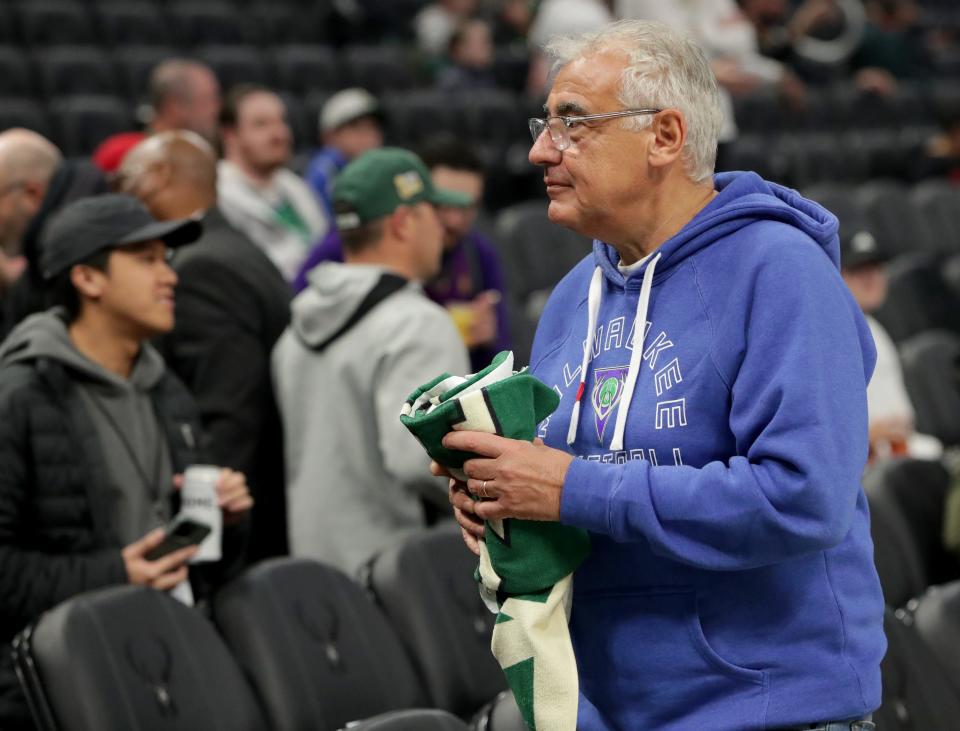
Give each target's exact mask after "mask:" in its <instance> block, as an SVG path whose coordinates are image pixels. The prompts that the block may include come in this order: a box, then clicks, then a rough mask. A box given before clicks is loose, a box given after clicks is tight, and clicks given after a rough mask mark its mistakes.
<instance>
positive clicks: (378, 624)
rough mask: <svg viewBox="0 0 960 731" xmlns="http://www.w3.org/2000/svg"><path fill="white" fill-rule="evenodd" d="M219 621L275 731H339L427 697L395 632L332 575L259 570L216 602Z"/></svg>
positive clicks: (294, 565)
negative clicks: (304, 730) (353, 723)
mask: <svg viewBox="0 0 960 731" xmlns="http://www.w3.org/2000/svg"><path fill="white" fill-rule="evenodd" d="M213 616H214V621H215V623H216V624H217V626H218V627H219V628H220V631H221V633H222V634H223V636H224V638H225V639H226V641H227V645H228V646H229V647H230V649H231V650H232V651H233V654H234V655H235V656H236V657H237V659H238V660H239V662H240V665H241V667H242V668H243V669H244V672H245V673H246V675H247V677H248V678H249V679H250V681H251V683H252V685H253V687H254V688H255V690H256V691H257V694H258V696H259V697H260V700H261V702H262V705H263V708H264V710H265V712H266V715H267V719H268V721H269V724H270V728H271V729H272V731H298V730H299V729H311V730H312V731H336V730H337V729H340V728H342V727H343V726H344V724H346V723H347V722H349V721H354V720H357V719H361V718H367V717H371V716H374V715H376V714H379V713H384V712H387V711H392V710H400V709H409V708H412V707H415V706H417V705H419V702H420V700H421V695H422V691H421V689H420V686H419V684H418V682H417V679H416V677H415V675H414V672H413V668H412V667H411V666H410V663H409V661H408V660H407V657H406V655H404V652H403V649H402V647H401V646H400V643H399V641H398V640H397V638H396V636H395V635H394V634H393V631H392V630H391V629H390V627H389V625H387V622H386V620H385V619H384V618H383V615H382V614H381V613H380V611H379V610H378V609H377V607H375V606H374V605H373V603H372V602H371V601H370V600H369V599H368V598H367V597H366V595H364V593H363V591H362V590H361V589H360V587H359V586H358V585H357V584H356V583H355V582H353V581H352V580H351V579H349V578H348V577H347V576H346V575H344V574H342V573H341V572H339V571H337V570H336V569H333V568H330V567H328V566H324V565H322V564H319V563H316V562H314V561H308V560H304V559H292V558H283V559H273V560H270V561H264V562H261V563H259V564H256V565H255V566H254V567H252V568H251V569H249V570H248V571H247V572H246V573H245V574H243V575H241V576H240V577H239V578H237V579H236V580H234V581H233V582H232V583H231V584H229V585H228V586H227V587H225V588H224V589H222V590H221V591H220V592H219V593H218V594H217V596H216V597H215V600H214V604H213Z"/></svg>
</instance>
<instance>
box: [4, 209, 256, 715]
mask: <svg viewBox="0 0 960 731" xmlns="http://www.w3.org/2000/svg"><path fill="white" fill-rule="evenodd" d="M200 228H201V227H200V225H199V224H198V223H197V222H195V221H192V220H179V221H169V222H163V223H161V222H158V221H156V220H155V219H154V218H152V217H151V216H150V214H149V213H148V212H147V210H146V209H145V208H144V207H143V205H142V204H141V203H139V202H138V201H137V200H136V199H134V198H131V197H128V196H122V195H104V196H97V197H92V198H84V199H81V200H78V201H76V202H74V203H71V204H69V205H67V206H66V207H64V208H63V209H61V210H60V211H59V212H58V213H57V214H55V215H54V217H53V218H52V219H51V220H50V222H49V224H48V225H47V227H46V229H45V231H44V234H43V238H42V254H41V258H40V263H41V271H42V273H43V276H44V278H45V279H46V280H47V284H48V285H49V287H50V291H51V294H52V299H53V301H54V303H55V304H57V305H59V307H54V308H52V309H50V310H48V311H46V312H41V313H38V314H35V315H31V316H30V317H28V318H26V319H25V320H24V321H23V322H21V323H20V324H19V325H18V326H17V327H16V328H15V329H14V330H13V331H12V332H11V333H10V336H9V337H8V338H7V339H6V340H5V341H4V342H3V344H2V346H0V553H2V555H3V561H4V570H3V571H2V572H0V727H2V728H3V729H5V730H6V729H20V728H28V727H29V724H28V722H27V720H26V719H27V714H26V704H25V701H24V699H23V697H22V694H21V693H20V691H19V690H18V687H17V684H16V680H15V678H14V676H13V672H12V668H11V667H10V663H9V657H10V652H9V649H4V647H3V646H4V644H5V643H7V642H9V640H10V639H11V638H12V637H13V634H14V633H15V632H16V631H17V630H19V629H20V628H21V627H23V626H24V625H25V624H27V623H28V622H29V621H30V620H31V619H33V618H34V617H36V616H37V615H38V614H39V613H40V612H42V611H45V610H46V609H49V608H50V607H52V606H53V605H54V604H57V603H59V602H61V601H63V600H65V599H68V598H70V597H71V596H74V595H76V594H79V593H81V592H84V591H89V590H92V589H97V588H100V587H104V586H110V585H114V584H125V583H130V584H138V585H142V586H151V587H153V588H155V589H159V590H164V591H165V590H176V591H177V594H178V596H181V598H189V596H190V593H191V585H192V587H193V590H195V591H196V590H199V591H201V592H203V591H205V590H206V589H209V588H210V582H212V581H216V579H217V578H226V577H227V576H228V575H229V574H231V573H232V571H233V570H235V569H236V568H238V567H239V566H240V565H241V563H242V559H243V556H242V546H243V543H244V540H245V539H244V534H245V533H246V532H247V521H246V520H244V518H245V517H246V514H247V513H248V511H249V510H250V507H251V505H252V500H251V498H250V496H249V491H248V490H247V485H246V479H245V477H244V476H243V475H242V474H241V473H238V472H233V471H231V470H224V471H223V472H222V473H221V480H220V484H219V485H218V498H219V501H220V504H221V506H222V510H223V514H224V518H228V517H229V519H230V520H224V530H223V534H222V544H221V545H222V554H223V559H222V560H221V561H220V562H218V563H217V564H212V565H209V566H199V567H196V569H191V570H190V571H189V573H188V567H187V562H188V560H189V559H190V558H191V557H192V556H193V555H194V553H195V552H196V549H195V548H185V549H181V550H178V551H174V552H173V553H169V554H167V555H166V556H163V557H162V558H158V559H156V560H151V559H150V558H149V556H150V554H151V551H152V550H153V549H154V548H156V547H157V546H159V545H160V544H161V542H162V541H163V539H164V531H163V530H158V529H159V528H161V527H162V526H164V525H166V524H167V523H168V522H169V521H170V519H171V518H172V517H173V515H174V514H175V513H176V510H177V499H176V495H177V493H176V491H175V489H174V475H177V474H179V473H182V472H183V471H184V469H185V468H186V467H187V466H188V465H190V464H194V463H198V462H200V461H202V460H201V458H200V455H199V453H198V447H199V445H200V429H199V420H198V418H197V410H196V405H195V403H194V401H193V398H192V397H191V396H190V394H189V393H188V392H187V390H186V388H185V387H184V386H183V384H182V383H180V381H179V380H177V379H176V378H175V377H174V376H173V375H171V374H170V373H169V371H168V370H167V368H166V365H165V364H164V361H163V359H162V358H161V357H160V355H159V354H158V353H157V351H156V350H154V348H153V347H152V346H151V345H150V343H149V339H150V338H153V337H156V336H157V335H160V334H162V333H166V332H169V331H170V330H171V329H172V328H173V323H174V307H173V306H174V299H173V294H174V288H175V286H176V284H177V275H176V273H175V272H174V270H173V269H171V268H170V265H169V263H168V261H167V253H168V249H169V248H170V247H175V246H180V245H182V244H186V243H189V242H190V241H193V240H194V239H196V238H197V236H198V235H199V234H200ZM228 524H229V525H228ZM188 575H189V579H190V581H189V582H188Z"/></svg>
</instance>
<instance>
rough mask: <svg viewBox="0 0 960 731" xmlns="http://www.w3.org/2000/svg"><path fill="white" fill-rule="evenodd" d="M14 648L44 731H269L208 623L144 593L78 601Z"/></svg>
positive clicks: (132, 590) (126, 591)
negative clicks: (202, 730)
mask: <svg viewBox="0 0 960 731" xmlns="http://www.w3.org/2000/svg"><path fill="white" fill-rule="evenodd" d="M15 647H16V655H17V658H16V659H17V670H18V675H19V676H20V677H21V682H22V683H23V685H24V689H25V691H26V693H27V697H28V699H31V703H32V705H33V706H34V708H33V710H34V715H35V718H36V720H37V722H38V725H39V726H40V727H41V728H42V729H44V731H52V729H61V730H62V731H129V730H130V729H138V730H141V729H142V730H144V731H147V730H151V731H152V730H153V729H157V730H158V731H159V729H168V728H185V729H186V728H190V729H194V728H196V729H201V728H202V729H210V730H211V731H214V730H215V731H257V730H261V729H266V728H267V727H266V726H265V724H264V722H263V717H262V714H261V712H260V709H259V707H258V706H257V704H256V701H255V699H254V696H253V694H252V692H251V691H250V687H249V686H248V685H247V684H246V682H245V681H244V678H243V674H242V673H241V672H240V668H239V667H238V666H237V664H236V662H235V661H234V659H233V658H232V657H231V656H230V653H229V652H228V651H227V648H226V647H225V646H224V644H223V641H222V640H221V639H220V637H219V636H218V635H217V633H216V631H215V630H214V628H213V627H212V626H211V625H210V623H209V622H207V620H206V619H204V618H203V617H202V616H200V615H199V614H198V613H197V612H196V611H194V610H192V609H190V608H188V607H186V606H184V605H183V604H181V603H179V602H177V601H176V600H174V599H171V598H170V597H169V596H167V595H166V594H162V593H160V592H156V591H153V590H152V589H146V588H142V587H134V586H119V587H111V588H109V589H103V590H100V591H97V592H91V593H88V594H81V595H80V596H77V597H74V598H73V599H70V600H69V601H66V602H64V603H63V604H60V605H59V606H57V607H56V608H54V609H52V610H51V611H49V612H47V613H46V614H44V615H43V616H42V617H40V619H39V620H38V621H37V622H36V623H35V624H34V625H33V626H32V627H29V628H28V629H27V630H25V631H24V632H23V633H21V634H20V635H19V636H18V638H17V640H16V641H15Z"/></svg>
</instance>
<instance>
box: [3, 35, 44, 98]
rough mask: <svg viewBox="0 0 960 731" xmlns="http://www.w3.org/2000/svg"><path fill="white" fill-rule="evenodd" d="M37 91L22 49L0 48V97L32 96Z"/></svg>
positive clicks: (31, 71)
mask: <svg viewBox="0 0 960 731" xmlns="http://www.w3.org/2000/svg"><path fill="white" fill-rule="evenodd" d="M0 22H3V19H2V17H0ZM35 90H36V88H35V84H34V78H33V70H32V69H31V68H30V64H29V63H28V62H27V57H26V54H24V52H23V51H22V50H21V49H20V48H11V47H7V46H0V96H31V95H32V94H33V93H34V92H35Z"/></svg>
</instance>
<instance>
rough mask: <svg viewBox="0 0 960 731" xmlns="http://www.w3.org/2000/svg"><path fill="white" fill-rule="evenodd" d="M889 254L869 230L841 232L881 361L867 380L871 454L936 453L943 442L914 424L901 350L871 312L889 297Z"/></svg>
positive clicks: (847, 278)
mask: <svg viewBox="0 0 960 731" xmlns="http://www.w3.org/2000/svg"><path fill="white" fill-rule="evenodd" d="M887 258H888V257H887V256H886V255H885V254H884V253H883V252H882V251H881V250H880V248H879V247H878V246H877V241H876V239H875V238H874V237H873V234H871V233H870V232H869V231H864V230H858V231H854V232H852V233H849V232H848V233H847V234H846V235H844V236H841V239H840V263H841V271H842V273H843V281H844V282H846V284H847V287H848V288H849V289H850V292H851V293H852V294H853V298H854V299H855V300H856V301H857V304H858V305H860V309H861V310H863V314H864V315H865V316H866V319H867V324H868V325H869V326H870V333H871V334H872V335H873V342H874V344H875V345H876V348H877V365H876V367H875V368H874V371H873V377H872V378H871V379H870V384H869V385H868V386H867V413H868V419H869V424H870V455H871V459H882V458H885V457H892V456H902V455H907V454H909V455H910V456H912V457H920V458H927V459H933V458H936V457H938V456H939V455H940V453H941V452H942V451H943V447H942V445H941V444H940V442H939V441H938V440H937V439H935V438H934V437H931V436H928V435H926V434H918V433H917V432H916V431H915V429H914V411H913V404H911V403H910V396H909V395H908V394H907V387H906V385H905V384H904V380H903V369H902V368H901V366H900V355H899V354H898V353H897V347H896V345H894V343H893V339H892V338H891V337H890V335H889V334H888V333H887V331H886V328H884V327H883V325H881V324H880V323H879V322H878V321H877V319H876V318H875V317H873V316H872V315H871V313H872V312H875V311H876V310H877V309H879V308H880V306H881V305H882V304H883V302H884V300H885V299H886V298H887V271H886V261H887Z"/></svg>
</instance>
